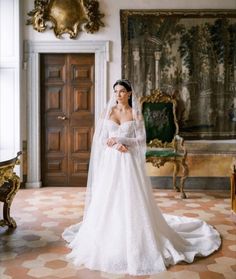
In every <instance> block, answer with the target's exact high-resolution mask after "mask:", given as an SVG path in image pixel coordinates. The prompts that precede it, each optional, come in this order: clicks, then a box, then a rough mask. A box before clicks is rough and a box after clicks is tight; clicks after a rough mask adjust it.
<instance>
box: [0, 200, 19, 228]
mask: <svg viewBox="0 0 236 279" xmlns="http://www.w3.org/2000/svg"><path fill="white" fill-rule="evenodd" d="M10 207H11V202H4V205H3V219H4V223H5V224H6V225H7V226H8V227H9V228H16V222H15V220H14V219H13V218H12V217H11V216H10Z"/></svg>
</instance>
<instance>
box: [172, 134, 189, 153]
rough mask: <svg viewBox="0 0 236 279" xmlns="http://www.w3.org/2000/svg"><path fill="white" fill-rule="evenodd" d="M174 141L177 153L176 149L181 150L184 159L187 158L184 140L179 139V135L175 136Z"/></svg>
mask: <svg viewBox="0 0 236 279" xmlns="http://www.w3.org/2000/svg"><path fill="white" fill-rule="evenodd" d="M174 141H175V150H176V151H178V147H180V148H181V150H182V151H183V153H184V157H186V156H187V149H186V146H185V143H184V138H183V137H181V136H180V135H175V137H174Z"/></svg>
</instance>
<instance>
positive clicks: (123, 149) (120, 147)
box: [107, 138, 128, 152]
mask: <svg viewBox="0 0 236 279" xmlns="http://www.w3.org/2000/svg"><path fill="white" fill-rule="evenodd" d="M115 144H117V147H116V149H117V150H118V151H120V152H127V151H128V148H127V146H125V145H124V144H121V143H118V142H117V140H116V138H109V139H108V140H107V145H108V146H109V147H112V146H113V145H115Z"/></svg>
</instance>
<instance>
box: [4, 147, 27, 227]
mask: <svg viewBox="0 0 236 279" xmlns="http://www.w3.org/2000/svg"><path fill="white" fill-rule="evenodd" d="M21 154H22V152H18V153H17V156H16V157H14V158H12V159H7V160H3V161H1V162H0V201H1V202H3V203H4V204H3V220H0V226H8V227H10V228H16V222H15V220H14V219H13V218H12V217H11V216H10V207H11V204H12V201H13V199H14V197H15V195H16V193H17V191H18V190H19V188H20V178H19V177H18V176H17V175H16V174H15V173H14V171H13V170H14V167H15V165H16V164H19V163H20V161H19V156H20V155H21Z"/></svg>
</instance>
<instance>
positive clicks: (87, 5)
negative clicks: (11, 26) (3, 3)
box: [26, 0, 104, 39]
mask: <svg viewBox="0 0 236 279" xmlns="http://www.w3.org/2000/svg"><path fill="white" fill-rule="evenodd" d="M34 6H35V8H34V9H33V10H32V11H30V12H29V13H28V15H29V16H30V17H31V18H30V19H28V20H27V23H26V24H27V25H33V28H34V29H35V30H36V31H38V32H44V31H45V30H46V29H48V28H50V29H53V31H54V33H55V35H56V37H57V38H60V37H61V35H62V34H64V33H68V34H69V35H70V38H71V39H74V38H76V37H77V35H78V33H79V31H81V30H82V29H83V30H85V31H86V32H87V33H94V32H96V31H98V30H99V28H100V27H103V26H104V23H103V22H102V21H101V18H103V17H104V15H103V14H101V13H100V12H99V3H98V1H96V0H35V1H34ZM48 22H51V25H48Z"/></svg>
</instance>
